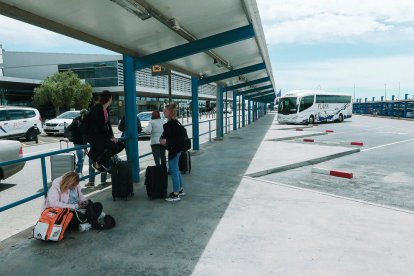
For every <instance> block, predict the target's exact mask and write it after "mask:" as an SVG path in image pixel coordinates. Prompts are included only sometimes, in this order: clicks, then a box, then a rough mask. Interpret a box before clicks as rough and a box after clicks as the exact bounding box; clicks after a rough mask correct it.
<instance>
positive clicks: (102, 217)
mask: <svg viewBox="0 0 414 276" xmlns="http://www.w3.org/2000/svg"><path fill="white" fill-rule="evenodd" d="M105 216H106V214H105V213H104V212H103V211H102V213H101V215H100V216H99V217H98V222H99V223H100V224H104V217H105Z"/></svg>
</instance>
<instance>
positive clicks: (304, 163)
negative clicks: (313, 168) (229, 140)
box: [244, 148, 361, 177]
mask: <svg viewBox="0 0 414 276" xmlns="http://www.w3.org/2000/svg"><path fill="white" fill-rule="evenodd" d="M360 151H361V149H359V148H357V149H350V150H347V151H343V152H339V153H335V154H331V155H327V156H323V157H318V158H314V159H310V160H306V161H302V162H298V163H293V164H289V165H285V166H280V167H276V168H269V169H265V170H258V171H254V172H251V173H246V174H244V175H245V176H250V177H259V176H264V175H267V174H271V173H278V172H284V171H288V170H292V169H297V168H300V167H304V166H309V165H315V164H318V163H321V162H325V161H328V160H331V159H335V158H338V157H342V156H346V155H350V154H353V153H357V152H360Z"/></svg>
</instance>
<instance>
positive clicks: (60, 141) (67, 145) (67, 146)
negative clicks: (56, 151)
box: [59, 139, 69, 149]
mask: <svg viewBox="0 0 414 276" xmlns="http://www.w3.org/2000/svg"><path fill="white" fill-rule="evenodd" d="M62 142H66V148H67V149H68V148H69V140H65V139H60V140H59V146H60V149H62Z"/></svg>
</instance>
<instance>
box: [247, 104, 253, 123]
mask: <svg viewBox="0 0 414 276" xmlns="http://www.w3.org/2000/svg"><path fill="white" fill-rule="evenodd" d="M251 114H252V101H250V100H247V124H249V125H250V123H251V122H252V117H251Z"/></svg>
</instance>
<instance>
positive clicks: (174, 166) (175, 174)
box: [168, 152, 183, 193]
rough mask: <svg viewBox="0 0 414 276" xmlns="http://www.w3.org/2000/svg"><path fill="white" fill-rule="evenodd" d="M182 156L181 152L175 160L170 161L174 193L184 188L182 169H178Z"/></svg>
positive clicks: (169, 167) (169, 166)
mask: <svg viewBox="0 0 414 276" xmlns="http://www.w3.org/2000/svg"><path fill="white" fill-rule="evenodd" d="M180 155H181V152H179V153H177V155H176V156H175V157H174V158H173V159H171V160H168V169H169V171H170V175H171V179H172V182H173V191H174V193H178V192H179V191H180V189H181V188H182V187H183V177H182V176H181V173H180V169H179V167H178V161H179V160H180Z"/></svg>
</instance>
